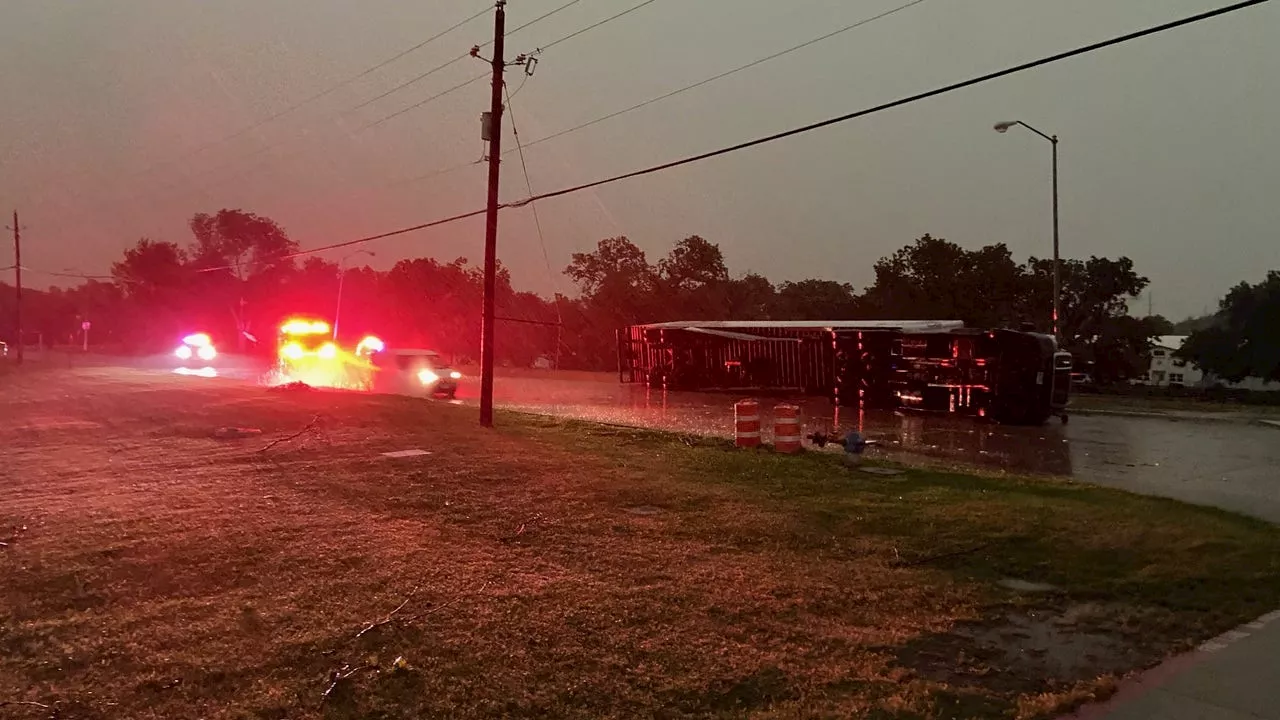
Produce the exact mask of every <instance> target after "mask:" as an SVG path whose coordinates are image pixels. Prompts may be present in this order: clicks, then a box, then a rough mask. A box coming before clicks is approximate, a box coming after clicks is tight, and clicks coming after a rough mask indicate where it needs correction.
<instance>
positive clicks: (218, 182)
mask: <svg viewBox="0 0 1280 720" xmlns="http://www.w3.org/2000/svg"><path fill="white" fill-rule="evenodd" d="M649 1H650V2H652V1H654V0H649ZM578 2H581V0H572V1H571V2H568V3H565V4H563V5H560V6H559V7H557V8H555V9H553V10H551V11H549V12H546V13H543V14H542V15H540V16H538V17H536V18H534V19H533V20H530V21H529V22H526V23H524V24H523V25H520V26H519V27H517V28H515V29H514V30H511V31H510V32H508V33H507V34H508V35H510V34H512V33H515V32H518V31H520V30H523V29H524V28H527V27H529V26H530V25H533V24H534V23H537V22H539V21H541V20H544V19H546V18H548V17H551V16H552V15H555V14H556V13H558V12H560V11H562V10H565V9H567V8H569V7H571V6H573V5H576V4H577V3H578ZM632 9H633V10H634V9H637V8H632ZM488 12H489V9H488V8H485V9H484V10H482V11H481V12H479V13H476V14H475V15H473V16H471V17H469V18H467V19H466V20H463V21H462V22H460V23H457V24H455V25H454V26H452V27H450V28H449V29H448V30H445V31H443V32H441V33H437V34H436V35H435V36H432V38H429V39H428V40H425V41H423V42H422V43H420V44H418V45H417V46H415V47H413V48H410V49H408V50H405V51H402V52H401V53H399V54H397V55H396V56H395V57H393V58H390V59H388V60H386V61H383V62H382V63H379V64H378V65H376V66H374V67H372V68H370V69H367V70H366V71H364V72H363V73H361V74H360V75H359V76H357V77H363V76H364V75H367V74H369V73H371V72H373V71H374V70H377V69H379V68H381V67H385V66H386V65H388V64H390V63H391V62H393V61H394V60H396V59H399V58H400V57H403V56H404V55H406V54H408V53H409V52H412V51H413V50H416V49H417V48H419V47H422V46H424V45H426V44H427V43H429V42H431V41H432V40H434V39H436V38H439V37H442V36H444V35H445V34H448V33H449V32H452V31H453V30H456V29H457V28H459V27H462V26H463V25H465V24H467V23H468V22H471V21H472V20H475V19H476V18H478V17H480V16H482V15H485V14H487V13H488ZM623 14H626V13H625V12H624V13H620V14H619V16H621V15H623ZM609 19H613V18H609ZM599 24H603V23H597V25H599ZM563 40H564V38H561V39H560V40H557V41H556V43H553V44H558V43H559V42H562V41H563ZM490 43H492V41H488V42H486V43H484V45H488V44H490ZM484 45H482V46H481V47H483V46H484ZM470 54H471V53H470V52H466V53H463V54H461V55H458V56H457V57H454V58H453V59H451V60H449V61H447V62H445V63H443V64H441V65H437V66H436V67H434V68H432V69H430V70H428V71H426V72H424V73H421V74H419V75H416V76H415V77H413V78H411V79H409V80H408V81H406V82H403V83H401V84H399V85H397V86H395V87H394V88H391V89H390V90H388V91H386V92H383V93H381V94H379V95H377V96H375V97H373V98H370V99H369V100H366V101H364V102H362V103H360V104H359V105H356V106H355V107H353V108H350V109H348V110H345V111H340V113H339V114H341V115H343V116H345V115H349V114H351V113H354V112H356V111H358V110H360V109H362V108H364V107H367V106H368V105H370V104H372V103H374V102H377V101H378V100H381V99H382V98H385V97H387V96H389V95H392V94H394V93H396V92H398V91H400V90H402V89H404V88H406V87H409V86H410V85H413V84H414V83H416V82H418V81H420V80H422V79H424V78H426V77H428V76H430V75H433V74H435V73H436V72H439V71H440V70H444V69H445V68H447V67H449V66H451V65H453V64H455V63H457V62H459V61H460V60H463V59H465V58H468V57H470ZM357 77H353V78H351V80H355V79H357ZM482 77H484V76H483V75H482V76H478V77H476V78H472V79H471V80H468V81H466V82H463V83H460V84H458V85H454V86H452V87H450V88H448V89H447V90H444V91H443V92H439V93H436V94H435V95H431V96H429V97H427V98H426V99H424V100H421V101H419V102H417V103H414V104H413V105H410V106H408V107H405V108H402V109H400V110H398V111H396V112H393V113H391V114H389V115H386V116H383V117H381V118H379V119H378V120H375V121H373V122H370V123H367V124H365V125H362V126H361V127H359V128H358V129H357V130H355V133H357V134H358V133H361V132H364V131H365V130H368V129H370V128H373V127H375V126H377V125H381V124H382V123H384V122H387V121H388V120H391V119H392V118H394V117H397V116H399V115H402V114H404V113H407V112H409V111H411V110H415V109H417V108H420V107H422V106H424V105H426V104H428V103H430V102H433V101H435V100H437V99H439V98H441V97H444V96H445V95H448V94H450V93H452V92H454V91H456V90H460V89H462V88H463V87H466V86H467V85H470V84H471V83H473V82H476V81H478V80H479V79H480V78H482ZM351 80H348V81H346V82H350V81H351ZM342 84H345V83H341V84H339V85H338V86H334V87H333V88H330V89H329V90H328V91H326V92H325V93H324V94H328V92H331V91H332V90H334V89H337V87H340V86H341V85H342ZM313 99H316V98H311V99H309V100H307V101H304V103H302V104H305V103H306V102H310V101H311V100H313ZM300 105H301V104H300ZM300 105H299V106H300ZM284 112H288V110H286V111H283V112H282V113H281V114H283V113H284ZM272 119H274V118H267V119H266V120H263V121H262V122H261V123H259V124H258V125H261V124H263V123H266V122H270V121H271V120H272ZM248 129H252V128H248ZM248 129H242V131H237V134H243V132H247V131H248ZM227 139H230V138H222V139H221V140H219V141H215V143H214V144H216V143H217V142H222V141H225V140H227ZM296 139H298V138H296V137H291V138H288V139H285V140H281V141H279V142H275V143H269V144H267V145H265V146H263V147H261V148H258V149H257V150H254V151H253V152H252V153H250V155H249V156H248V158H244V159H249V158H253V157H258V156H261V155H263V154H265V153H267V152H269V151H271V150H274V149H275V148H278V147H280V146H281V145H284V144H287V143H289V142H292V141H294V140H296ZM203 149H204V148H198V149H197V150H195V151H193V152H192V153H190V154H189V155H184V156H182V157H181V158H178V159H182V158H185V157H190V156H191V155H194V154H196V153H198V152H199V151H200V150H203ZM301 152H303V150H299V151H298V152H295V153H292V154H291V155H289V156H287V157H292V156H296V155H298V154H301ZM239 162H240V161H237V160H233V161H232V162H230V163H227V164H225V165H223V166H222V167H221V168H219V169H217V170H215V171H213V172H214V173H220V172H221V171H223V170H226V169H229V168H230V167H231V166H233V165H237V164H239ZM262 165H263V163H262V162H259V163H255V164H253V165H251V166H249V167H248V168H245V169H243V170H241V171H240V172H236V173H233V174H231V175H228V176H225V177H223V178H221V179H218V180H214V181H213V182H209V183H204V184H201V185H199V186H198V187H197V188H196V189H197V191H202V190H208V189H210V188H212V187H217V186H219V185H222V184H225V183H227V182H230V181H232V180H235V179H238V178H240V177H243V176H244V175H246V174H247V173H249V172H252V171H253V170H254V169H257V168H259V167H261V166H262Z"/></svg>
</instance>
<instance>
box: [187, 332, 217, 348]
mask: <svg viewBox="0 0 1280 720" xmlns="http://www.w3.org/2000/svg"><path fill="white" fill-rule="evenodd" d="M182 342H184V343H186V344H187V345H191V346H192V347H201V348H202V347H212V346H213V341H212V340H210V339H209V336H208V335H207V334H205V333H195V334H192V335H188V336H186V337H184V338H182Z"/></svg>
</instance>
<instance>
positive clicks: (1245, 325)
mask: <svg viewBox="0 0 1280 720" xmlns="http://www.w3.org/2000/svg"><path fill="white" fill-rule="evenodd" d="M1215 319H1216V322H1215V324H1213V325H1210V326H1209V327H1207V328H1205V329H1203V330H1197V331H1195V332H1193V333H1191V336H1190V337H1188V338H1187V341H1186V342H1185V343H1183V345H1182V348H1181V349H1180V350H1179V351H1178V353H1177V354H1178V356H1179V357H1182V358H1183V359H1186V360H1190V361H1192V362H1194V363H1195V364H1196V365H1199V366H1200V368H1201V369H1203V370H1204V371H1205V372H1207V373H1211V374H1213V375H1216V376H1218V377H1222V378H1225V379H1227V380H1230V381H1232V382H1239V381H1241V380H1243V379H1245V378H1247V377H1259V378H1263V379H1265V380H1276V381H1280V271H1276V270H1272V271H1270V272H1268V273H1267V277H1266V279H1265V280H1263V281H1262V282H1260V283H1258V284H1257V285H1250V284H1249V283H1240V284H1239V285H1237V286H1235V287H1234V288H1232V289H1231V291H1230V292H1228V293H1227V295H1226V297H1224V298H1223V299H1222V300H1221V302H1219V304H1218V313H1217V316H1216V318H1215Z"/></svg>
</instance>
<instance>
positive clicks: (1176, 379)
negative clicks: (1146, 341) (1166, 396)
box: [1145, 335, 1204, 387]
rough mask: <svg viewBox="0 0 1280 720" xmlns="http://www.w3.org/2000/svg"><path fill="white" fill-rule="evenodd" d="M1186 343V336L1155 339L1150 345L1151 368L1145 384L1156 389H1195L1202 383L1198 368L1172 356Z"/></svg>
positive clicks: (1202, 378)
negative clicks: (1179, 387)
mask: <svg viewBox="0 0 1280 720" xmlns="http://www.w3.org/2000/svg"><path fill="white" fill-rule="evenodd" d="M1186 341H1187V336H1186V335H1164V336H1161V337H1158V338H1156V341H1155V342H1154V343H1152V345H1151V367H1150V368H1148V370H1147V381H1146V383H1145V384H1147V385H1154V386H1157V387H1167V386H1169V385H1176V386H1183V387H1196V386H1198V385H1201V384H1202V383H1203V381H1204V373H1203V372H1201V370H1200V368H1198V367H1196V366H1195V364H1194V363H1189V362H1187V361H1186V360H1182V359H1179V358H1175V357H1174V356H1173V353H1174V352H1175V351H1177V350H1178V349H1179V348H1181V347H1182V343H1184V342H1186Z"/></svg>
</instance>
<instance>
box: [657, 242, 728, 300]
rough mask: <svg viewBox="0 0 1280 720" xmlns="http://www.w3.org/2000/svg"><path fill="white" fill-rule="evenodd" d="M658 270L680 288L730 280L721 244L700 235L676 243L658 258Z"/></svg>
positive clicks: (669, 285)
mask: <svg viewBox="0 0 1280 720" xmlns="http://www.w3.org/2000/svg"><path fill="white" fill-rule="evenodd" d="M658 272H659V273H660V275H661V277H662V280H663V281H664V282H665V283H666V285H667V286H668V287H669V288H674V289H677V290H686V291H689V290H698V289H700V288H705V287H710V286H714V285H718V284H721V283H726V282H728V281H729V269H728V268H727V267H725V264H724V253H722V252H720V246H719V245H716V244H714V243H710V242H707V241H706V240H704V239H702V238H701V237H699V236H697V235H690V236H689V237H687V238H685V239H684V240H681V241H680V242H678V243H676V245H675V247H673V248H671V252H670V253H668V254H667V257H666V258H664V259H663V260H661V261H659V262H658Z"/></svg>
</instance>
